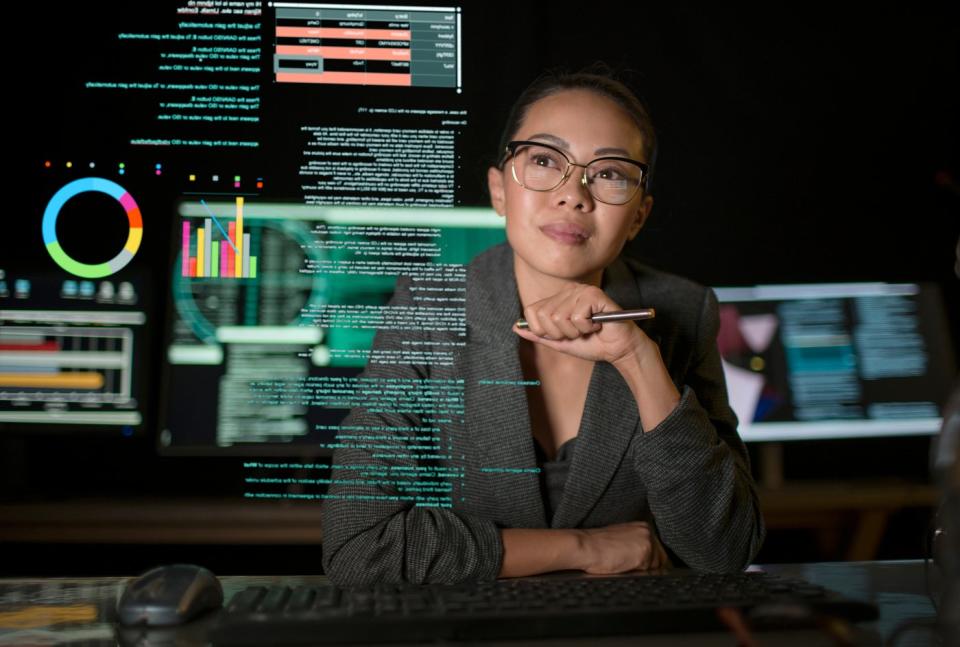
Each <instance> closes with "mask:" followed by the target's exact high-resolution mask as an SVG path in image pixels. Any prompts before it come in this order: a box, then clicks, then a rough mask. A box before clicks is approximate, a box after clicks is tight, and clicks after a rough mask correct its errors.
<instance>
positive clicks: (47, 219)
mask: <svg viewBox="0 0 960 647" xmlns="http://www.w3.org/2000/svg"><path fill="white" fill-rule="evenodd" d="M91 191H93V192H97V193H104V194H106V195H108V196H110V197H111V198H113V199H114V200H116V201H117V202H118V203H120V206H121V207H123V210H124V211H126V213H127V220H128V221H129V225H130V229H129V232H128V233H127V242H126V243H125V244H124V246H123V249H121V250H120V252H119V253H118V254H117V255H116V256H114V257H113V258H111V259H110V260H109V261H106V262H104V263H81V262H80V261H78V260H75V259H73V258H71V257H70V255H69V254H67V253H66V252H65V251H64V250H63V248H62V247H61V246H60V243H59V242H58V241H57V218H58V217H59V215H60V211H61V210H62V209H63V206H64V205H65V204H66V203H67V201H68V200H70V199H71V198H73V197H75V196H78V195H80V194H82V193H88V192H91ZM142 239H143V219H142V218H141V216H140V207H138V206H137V203H136V202H135V201H134V199H133V196H131V195H130V194H129V193H128V192H127V190H126V189H124V188H123V187H122V186H120V185H119V184H117V183H116V182H113V181H111V180H107V179H104V178H99V177H87V178H81V179H79V180H74V181H73V182H70V183H69V184H67V185H65V186H63V187H62V188H61V189H60V190H59V191H57V192H56V193H55V194H54V195H53V197H52V198H50V202H48V203H47V208H46V209H45V210H44V212H43V243H44V245H46V246H47V252H48V253H49V254H50V258H52V259H53V261H54V262H55V263H56V264H57V265H59V266H60V267H62V268H63V269H64V270H66V271H67V272H70V273H71V274H73V275H75V276H79V277H81V278H85V279H99V278H103V277H104V276H110V275H111V274H115V273H116V272H119V271H120V270H121V269H123V268H124V267H125V266H126V265H127V263H129V262H130V261H131V260H133V256H134V254H136V253H137V250H138V249H140V241H141V240H142Z"/></svg>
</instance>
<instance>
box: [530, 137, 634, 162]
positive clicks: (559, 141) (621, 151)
mask: <svg viewBox="0 0 960 647" xmlns="http://www.w3.org/2000/svg"><path fill="white" fill-rule="evenodd" d="M530 139H545V140H546V141H548V142H550V143H551V144H553V145H554V146H557V147H559V148H562V149H563V150H565V151H567V152H570V144H568V143H567V140H565V139H563V138H561V137H557V136H556V135H551V134H549V133H537V134H536V135H530ZM593 153H594V155H622V156H623V157H630V158H632V157H633V155H632V154H631V153H630V151H628V150H627V149H625V148H616V147H610V146H605V147H603V148H598V149H597V150H595V151H593Z"/></svg>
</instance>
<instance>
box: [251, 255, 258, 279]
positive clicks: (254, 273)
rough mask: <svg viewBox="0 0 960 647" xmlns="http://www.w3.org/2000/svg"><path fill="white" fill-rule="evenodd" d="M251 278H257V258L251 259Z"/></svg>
mask: <svg viewBox="0 0 960 647" xmlns="http://www.w3.org/2000/svg"><path fill="white" fill-rule="evenodd" d="M250 278H251V279H255V278H257V257H256V256H251V257H250Z"/></svg>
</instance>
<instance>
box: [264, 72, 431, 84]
mask: <svg viewBox="0 0 960 647" xmlns="http://www.w3.org/2000/svg"><path fill="white" fill-rule="evenodd" d="M277 83H330V84H342V85H403V86H408V85H413V76H412V75H411V74H388V73H367V72H322V73H320V74H301V73H297V72H279V73H277Z"/></svg>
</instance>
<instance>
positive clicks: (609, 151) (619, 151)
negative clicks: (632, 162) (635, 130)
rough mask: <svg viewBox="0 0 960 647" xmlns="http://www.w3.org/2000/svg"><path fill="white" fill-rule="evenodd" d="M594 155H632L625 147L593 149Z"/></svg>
mask: <svg viewBox="0 0 960 647" xmlns="http://www.w3.org/2000/svg"><path fill="white" fill-rule="evenodd" d="M593 152H594V154H595V155H622V156H624V157H630V158H632V157H633V155H632V154H631V153H630V151H628V150H626V149H625V148H598V149H597V150H595V151H593Z"/></svg>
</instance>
